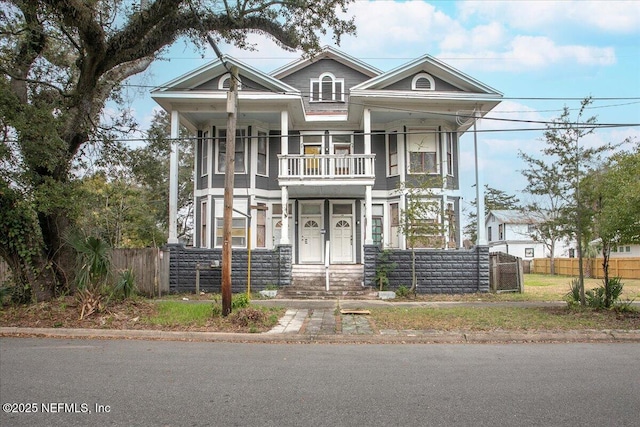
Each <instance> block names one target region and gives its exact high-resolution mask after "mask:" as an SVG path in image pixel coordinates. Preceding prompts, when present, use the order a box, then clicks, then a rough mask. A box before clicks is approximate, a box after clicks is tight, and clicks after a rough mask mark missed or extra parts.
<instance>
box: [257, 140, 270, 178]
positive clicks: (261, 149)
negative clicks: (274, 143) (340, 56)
mask: <svg viewBox="0 0 640 427" xmlns="http://www.w3.org/2000/svg"><path fill="white" fill-rule="evenodd" d="M268 159H269V139H268V138H267V133H266V132H258V170H257V171H256V172H257V173H258V175H265V176H266V175H267V170H268V167H267V166H268V165H267V162H268Z"/></svg>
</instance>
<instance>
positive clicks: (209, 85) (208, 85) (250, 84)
mask: <svg viewBox="0 0 640 427" xmlns="http://www.w3.org/2000/svg"><path fill="white" fill-rule="evenodd" d="M225 75H226V74H223V75H220V76H217V77H215V78H213V79H211V80H209V81H207V82H205V83H202V84H201V85H198V86H196V87H194V88H193V90H215V91H218V90H220V89H218V84H219V82H220V79H221V78H222V77H224V76H225ZM240 81H241V82H242V89H241V90H247V91H259V92H273V91H272V90H271V89H268V88H267V87H265V86H263V85H261V84H260V83H257V82H256V81H255V80H251V79H249V78H248V77H243V76H242V75H240ZM225 91H226V89H225Z"/></svg>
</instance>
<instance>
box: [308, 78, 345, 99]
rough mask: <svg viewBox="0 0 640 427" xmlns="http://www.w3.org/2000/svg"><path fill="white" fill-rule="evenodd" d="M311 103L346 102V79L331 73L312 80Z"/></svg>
mask: <svg viewBox="0 0 640 427" xmlns="http://www.w3.org/2000/svg"><path fill="white" fill-rule="evenodd" d="M309 100H310V101H311V102H344V79H339V78H336V76H334V75H333V74H331V73H323V74H320V76H319V77H318V78H315V79H311V96H310V98H309Z"/></svg>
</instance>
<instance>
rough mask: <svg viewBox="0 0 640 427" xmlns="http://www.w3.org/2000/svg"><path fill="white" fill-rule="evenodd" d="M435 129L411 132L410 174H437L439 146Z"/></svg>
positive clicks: (409, 137)
mask: <svg viewBox="0 0 640 427" xmlns="http://www.w3.org/2000/svg"><path fill="white" fill-rule="evenodd" d="M436 133H437V132H436V131H435V129H420V130H412V131H410V132H409V134H408V135H407V136H408V139H409V147H408V157H409V159H408V160H409V162H408V163H409V173H412V174H437V173H438V172H439V168H438V144H437V138H436Z"/></svg>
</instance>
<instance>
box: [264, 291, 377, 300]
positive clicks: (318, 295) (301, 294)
mask: <svg viewBox="0 0 640 427" xmlns="http://www.w3.org/2000/svg"><path fill="white" fill-rule="evenodd" d="M276 298H280V299H338V298H343V299H377V296H376V294H375V292H367V291H360V292H353V291H344V292H341V291H329V292H327V291H304V290H303V291H293V290H281V291H280V292H278V296H277V297H276Z"/></svg>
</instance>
